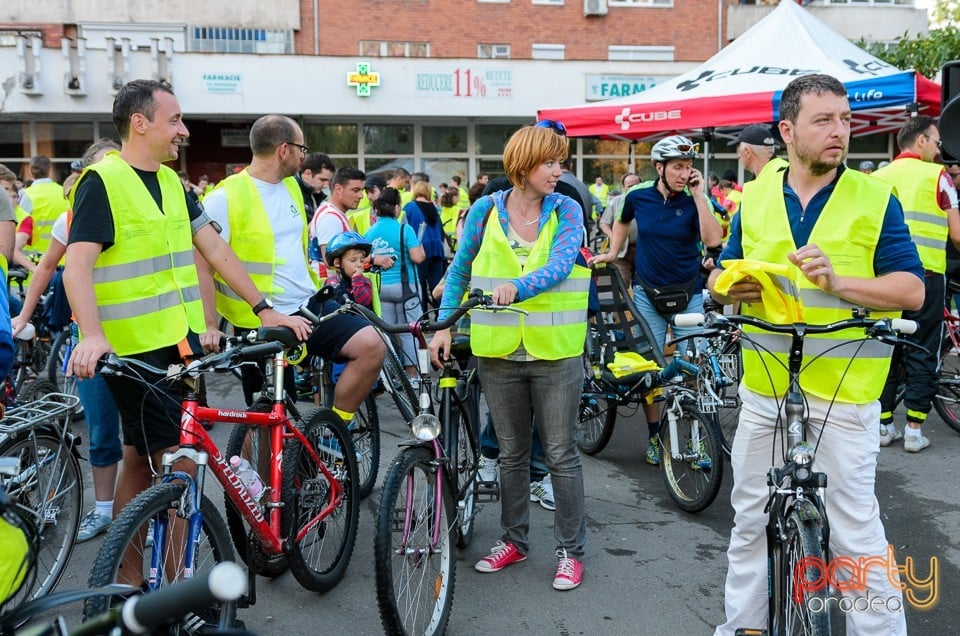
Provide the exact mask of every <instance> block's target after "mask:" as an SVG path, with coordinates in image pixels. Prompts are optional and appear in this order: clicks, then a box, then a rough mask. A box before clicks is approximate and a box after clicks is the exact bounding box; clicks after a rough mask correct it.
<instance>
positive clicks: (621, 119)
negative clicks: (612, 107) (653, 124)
mask: <svg viewBox="0 0 960 636" xmlns="http://www.w3.org/2000/svg"><path fill="white" fill-rule="evenodd" d="M682 111H683V109H681V108H675V109H673V110H655V111H650V112H648V113H631V112H630V107H629V106H627V107H626V108H624V109H623V110H622V111H620V114H619V115H617V116H616V117H614V118H613V121H615V122H616V123H618V124H620V130H630V124H636V123H641V122H649V121H668V120H670V119H680V114H681V112H682Z"/></svg>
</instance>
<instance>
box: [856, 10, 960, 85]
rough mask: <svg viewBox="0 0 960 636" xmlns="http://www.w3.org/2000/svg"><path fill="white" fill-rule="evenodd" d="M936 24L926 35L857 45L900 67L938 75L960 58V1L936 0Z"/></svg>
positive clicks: (933, 77)
mask: <svg viewBox="0 0 960 636" xmlns="http://www.w3.org/2000/svg"><path fill="white" fill-rule="evenodd" d="M933 24H934V25H935V28H933V29H931V30H930V31H929V33H927V34H926V35H917V36H911V35H910V34H909V33H904V34H903V35H901V36H900V37H898V38H897V39H896V40H894V41H893V42H866V41H864V40H860V41H859V42H857V43H856V44H857V46H859V47H861V48H863V49H864V50H866V51H867V52H868V53H870V54H871V55H875V56H876V57H878V58H880V59H881V60H883V61H884V62H887V63H889V64H893V65H894V66H896V67H897V68H902V69H908V68H912V69H915V70H916V71H917V72H919V73H921V74H922V75H924V76H926V77H929V78H931V79H936V78H937V76H939V74H940V68H941V67H942V66H943V65H944V64H945V63H947V62H949V61H951V60H960V3H958V2H956V0H937V4H936V6H935V7H934V10H933Z"/></svg>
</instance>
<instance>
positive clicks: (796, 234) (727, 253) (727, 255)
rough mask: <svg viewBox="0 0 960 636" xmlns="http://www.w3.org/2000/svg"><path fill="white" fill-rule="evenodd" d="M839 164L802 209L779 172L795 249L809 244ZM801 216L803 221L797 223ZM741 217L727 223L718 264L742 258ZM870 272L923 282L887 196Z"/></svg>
mask: <svg viewBox="0 0 960 636" xmlns="http://www.w3.org/2000/svg"><path fill="white" fill-rule="evenodd" d="M846 169H847V168H846V166H844V165H841V166H840V168H839V169H838V170H837V175H836V177H834V179H833V181H831V182H830V183H829V184H827V185H825V186H824V187H823V188H822V189H821V190H820V191H819V192H817V193H816V194H815V195H814V196H813V198H812V199H810V202H809V203H808V204H807V209H806V210H804V209H803V206H801V205H800V197H798V196H797V193H796V192H794V191H793V188H791V187H790V186H789V184H787V171H784V173H783V197H784V203H785V204H786V207H787V218H788V220H789V221H790V231H791V232H792V233H793V242H794V244H795V245H796V246H797V247H803V246H804V245H806V244H807V243H808V242H809V241H810V233H811V232H812V231H813V226H814V225H815V224H816V222H817V219H819V218H820V213H821V212H823V208H824V206H826V204H827V200H828V199H829V198H830V195H831V194H833V189H834V188H835V187H836V185H837V180H839V179H840V175H841V174H843V171H844V170H846ZM801 217H802V218H803V220H802V221H801ZM742 218H743V215H742V214H737V215H736V216H734V217H733V221H732V222H731V223H730V239H729V240H728V241H727V246H726V247H725V248H723V253H722V254H721V255H720V261H721V262H723V261H724V260H727V259H736V258H743V230H742V229H741V227H740V219H742ZM873 272H874V274H875V275H876V276H883V275H884V274H889V273H891V272H911V273H913V274H915V275H916V276H917V277H918V278H920V280H923V264H922V263H921V262H920V256H919V255H918V254H917V246H916V245H914V244H913V240H911V238H910V230H909V229H908V228H907V223H906V221H904V220H903V208H902V207H901V206H900V201H898V200H897V198H896V197H895V196H893V195H890V201H889V202H888V203H887V209H886V211H885V212H884V215H883V225H882V226H881V228H880V238H879V239H878V240H877V249H876V251H875V252H874V256H873Z"/></svg>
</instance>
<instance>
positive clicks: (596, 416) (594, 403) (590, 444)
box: [575, 380, 617, 455]
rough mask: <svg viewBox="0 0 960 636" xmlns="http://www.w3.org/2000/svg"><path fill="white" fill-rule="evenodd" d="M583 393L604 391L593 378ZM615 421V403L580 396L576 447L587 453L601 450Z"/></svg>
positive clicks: (610, 433)
mask: <svg viewBox="0 0 960 636" xmlns="http://www.w3.org/2000/svg"><path fill="white" fill-rule="evenodd" d="M584 393H594V394H597V393H606V391H604V390H603V387H602V386H600V385H599V384H598V383H597V382H596V381H595V380H591V381H590V383H589V385H588V386H587V387H586V388H585V389H584ZM616 423H617V403H616V402H611V401H609V400H607V399H606V398H601V397H596V396H595V395H594V396H590V397H588V396H586V395H584V396H581V398H580V409H579V412H578V417H577V427H576V431H575V432H576V438H577V448H579V449H580V450H581V452H583V453H586V454H587V455H596V454H597V453H599V452H600V451H602V450H603V449H604V448H605V447H606V445H607V443H608V442H609V441H610V436H611V435H613V427H614V425H615V424H616Z"/></svg>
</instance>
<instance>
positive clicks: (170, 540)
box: [83, 483, 236, 634]
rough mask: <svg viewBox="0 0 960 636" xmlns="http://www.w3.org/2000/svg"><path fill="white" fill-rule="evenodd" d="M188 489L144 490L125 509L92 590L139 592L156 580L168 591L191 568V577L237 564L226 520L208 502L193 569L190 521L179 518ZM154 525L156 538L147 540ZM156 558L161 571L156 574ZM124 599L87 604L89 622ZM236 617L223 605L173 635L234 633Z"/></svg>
mask: <svg viewBox="0 0 960 636" xmlns="http://www.w3.org/2000/svg"><path fill="white" fill-rule="evenodd" d="M185 488H186V484H183V483H167V484H159V485H156V486H153V487H152V488H149V489H147V490H145V491H143V492H142V493H140V494H139V495H137V496H136V497H135V498H134V499H133V500H132V501H131V502H130V503H128V504H127V505H126V507H125V508H124V509H123V512H121V513H120V516H118V517H117V518H116V519H114V521H113V523H111V524H110V529H109V530H107V534H106V538H105V539H104V541H103V544H101V546H100V551H99V552H98V553H97V558H96V560H95V561H94V563H93V569H92V570H91V572H90V580H89V585H90V587H99V586H101V585H108V584H110V583H124V584H128V585H133V586H135V587H138V588H139V587H142V586H144V585H146V584H148V583H149V582H150V579H151V576H155V577H157V582H158V583H159V584H160V586H161V587H167V586H169V585H171V584H172V583H174V582H176V581H178V580H180V579H183V578H186V574H187V569H188V567H189V568H190V576H194V575H195V574H197V573H199V572H206V571H207V570H209V569H210V568H212V567H213V566H214V565H216V564H217V563H220V562H222V561H233V560H234V556H233V548H232V547H231V546H230V537H229V535H228V534H227V529H226V527H225V526H224V523H223V518H222V517H220V514H219V513H218V512H217V509H216V507H215V506H214V505H213V502H211V501H210V500H209V499H207V498H206V497H203V499H202V501H201V504H200V510H201V512H202V514H203V523H202V524H201V527H200V535H199V536H198V537H197V538H196V544H195V546H194V549H195V554H194V561H193V563H192V564H187V563H186V562H185V561H186V550H187V545H188V542H189V537H188V522H189V520H187V519H184V518H183V517H181V516H179V514H180V513H179V511H180V509H181V505H180V503H181V501H180V499H181V497H182V496H183V493H184V489H185ZM151 526H152V529H153V532H152V535H153V537H152V541H148V538H147V535H148V533H149V529H150V528H151ZM161 536H163V540H161V539H160V537H161ZM148 544H149V545H148ZM154 558H155V559H156V561H157V563H158V567H157V569H156V570H151V562H152V559H154ZM121 600H122V599H111V598H108V597H103V596H100V597H94V598H90V599H87V600H86V601H85V602H84V605H83V617H84V620H87V619H90V618H93V617H94V616H97V615H99V614H102V613H103V612H106V611H107V610H108V609H109V606H110V605H111V604H112V603H113V602H120V601H121ZM235 617H236V604H235V603H234V602H232V601H231V602H221V601H218V602H216V603H214V604H212V605H211V606H210V607H208V608H206V609H204V610H202V611H201V612H199V613H198V614H195V615H190V616H188V617H186V618H185V619H184V621H183V623H181V624H180V625H179V626H177V627H176V628H174V629H173V630H171V632H170V633H173V634H188V633H193V632H195V631H196V630H197V629H199V628H202V627H203V626H204V625H207V626H213V625H216V626H218V627H219V628H222V629H226V628H231V627H233V623H234V619H235Z"/></svg>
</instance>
